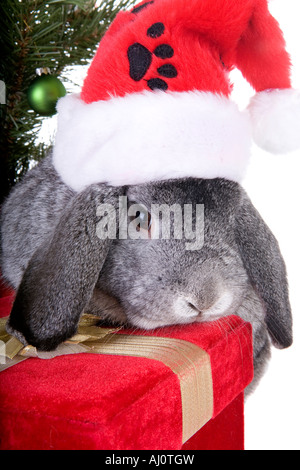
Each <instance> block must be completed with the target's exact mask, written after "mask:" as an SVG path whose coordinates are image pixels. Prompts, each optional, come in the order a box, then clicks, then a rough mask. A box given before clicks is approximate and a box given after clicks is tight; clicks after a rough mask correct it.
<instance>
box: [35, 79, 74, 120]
mask: <svg viewBox="0 0 300 470" xmlns="http://www.w3.org/2000/svg"><path fill="white" fill-rule="evenodd" d="M65 94H66V89H65V87H64V85H63V84H62V83H61V81H60V80H59V79H58V78H56V77H54V76H53V75H48V74H42V75H41V76H40V77H37V78H35V79H34V80H33V82H32V83H31V85H30V86H29V88H28V91H27V99H28V102H29V105H30V107H31V108H32V109H33V110H34V111H35V112H37V113H38V114H41V115H42V116H53V114H55V113H56V103H57V100H58V99H59V98H61V97H63V96H65Z"/></svg>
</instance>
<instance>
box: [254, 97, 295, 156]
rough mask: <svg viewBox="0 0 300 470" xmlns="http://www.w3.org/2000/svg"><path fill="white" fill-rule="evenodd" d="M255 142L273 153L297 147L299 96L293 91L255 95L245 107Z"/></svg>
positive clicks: (285, 151) (288, 150)
mask: <svg viewBox="0 0 300 470" xmlns="http://www.w3.org/2000/svg"><path fill="white" fill-rule="evenodd" d="M248 109H249V111H250V116H251V120H252V127H253V139H254V141H255V143H256V144H257V145H258V146H259V147H261V148H263V149H264V150H267V151H268V152H272V153H287V152H292V151H294V150H297V149H298V148H299V147H300V93H299V91H297V90H293V89H292V88H287V89H283V90H277V89H275V90H266V91H261V92H259V93H256V95H254V97H253V98H252V99H251V102H250V104H249V107H248Z"/></svg>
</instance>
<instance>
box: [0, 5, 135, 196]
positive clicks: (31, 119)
mask: <svg viewBox="0 0 300 470" xmlns="http://www.w3.org/2000/svg"><path fill="white" fill-rule="evenodd" d="M134 3H136V0H119V1H118V0H107V1H96V0H86V1H84V0H67V1H63V0H48V1H46V0H5V1H1V2H0V31H1V37H0V50H1V52H2V57H3V59H2V60H1V62H0V79H1V80H2V81H4V83H5V86H6V104H5V105H3V104H1V105H0V119H1V126H0V139H1V151H0V172H1V181H0V182H1V192H2V196H3V195H6V194H7V193H8V191H9V189H10V188H11V187H12V186H13V184H14V183H15V182H16V181H17V180H18V179H19V178H20V177H22V176H23V175H24V173H25V172H26V171H27V170H28V167H29V165H30V162H31V161H32V160H36V161H38V160H40V159H41V158H43V157H44V156H45V154H46V152H47V146H46V145H43V144H41V143H40V144H37V143H36V137H37V135H38V133H39V130H40V128H41V125H42V122H43V119H45V118H43V117H41V116H39V115H38V114H36V113H35V112H34V111H32V110H30V109H29V105H28V102H27V96H26V92H27V89H28V87H29V85H30V83H31V82H32V80H33V79H34V78H35V77H36V69H37V68H41V67H48V68H49V69H50V71H51V73H52V74H53V75H55V76H61V75H62V74H63V71H64V70H65V69H66V67H70V66H75V65H84V64H87V63H88V62H89V61H90V60H91V59H92V57H93V55H94V54H95V50H96V47H97V45H98V43H99V41H100V39H101V37H102V36H103V34H104V32H105V31H106V29H107V27H108V26H109V24H110V23H111V21H112V20H113V19H114V17H115V16H116V14H117V12H118V11H119V10H120V8H129V7H130V6H132V5H133V4H134ZM46 119H47V118H46ZM1 200H2V198H1Z"/></svg>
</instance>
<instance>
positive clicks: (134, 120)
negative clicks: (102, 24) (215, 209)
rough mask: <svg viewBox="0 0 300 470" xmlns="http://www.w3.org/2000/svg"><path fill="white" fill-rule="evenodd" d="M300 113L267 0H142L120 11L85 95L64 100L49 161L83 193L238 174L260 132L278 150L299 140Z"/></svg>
mask: <svg viewBox="0 0 300 470" xmlns="http://www.w3.org/2000/svg"><path fill="white" fill-rule="evenodd" d="M233 67H237V68H238V69H239V70H240V71H241V72H242V74H243V75H244V77H245V78H246V79H247V81H248V82H249V83H250V84H251V85H252V87H253V88H254V89H255V91H256V92H257V93H256V95H255V96H254V98H253V99H252V102H251V103H250V106H249V110H247V111H243V112H241V111H240V110H239V109H238V107H237V105H236V104H234V103H233V102H232V101H231V100H230V98H229V96H230V93H231V90H232V85H231V84H230V81H229V78H228V72H229V71H230V70H231V69H232V68H233ZM249 111H250V112H249ZM299 115H300V95H299V94H298V92H296V91H295V90H292V88H291V81H290V59H289V56H288V53H287V52H286V49H285V42H284V39H283V35H282V32H281V30H280V28H279V26H278V23H277V21H276V20H275V19H274V18H273V17H272V16H271V14H270V13H269V11H268V3H267V0H213V1H212V0H188V1H187V0H152V1H143V2H141V3H140V4H139V5H138V6H136V7H135V8H133V9H132V10H131V11H121V12H120V13H119V14H118V15H117V17H116V19H115V20H114V22H113V23H112V25H111V26H110V28H109V29H108V31H107V33H106V34H105V36H104V37H103V39H102V40H101V42H100V45H99V48H98V51H97V53H96V55H95V57H94V60H93V62H92V64H91V66H90V68H89V71H88V74H87V77H86V79H85V82H84V85H83V88H82V91H81V94H80V95H69V96H66V97H64V98H62V99H61V100H60V101H59V103H58V130H57V136H56V143H55V148H54V154H53V159H54V160H53V161H54V165H55V168H56V170H57V171H58V173H59V174H60V176H61V178H62V179H63V181H65V183H67V184H68V185H69V186H70V187H72V188H73V189H74V190H76V191H80V190H82V189H83V188H84V187H86V186H88V185H89V184H92V183H97V182H106V183H108V184H111V185H130V184H140V183H144V182H148V181H154V180H164V179H169V178H181V177H189V176H191V177H199V178H216V177H223V178H227V179H230V180H234V181H238V182H239V181H241V179H242V178H243V176H244V173H245V169H246V167H247V163H248V159H249V155H250V147H251V138H252V136H253V137H254V140H255V141H256V142H257V144H258V145H260V146H262V147H264V148H265V149H267V150H270V151H272V152H287V151H290V150H294V149H296V148H298V146H300V132H299V127H300V126H299V117H300V116H299ZM296 121H297V122H296ZM295 126H297V129H295Z"/></svg>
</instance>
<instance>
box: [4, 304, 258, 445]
mask: <svg viewBox="0 0 300 470" xmlns="http://www.w3.org/2000/svg"><path fill="white" fill-rule="evenodd" d="M1 306H2V307H1ZM10 306H11V297H8V296H7V297H4V298H3V299H1V300H0V308H1V310H0V311H1V314H2V316H4V315H7V314H8V313H9V308H10ZM124 335H126V337H129V339H130V337H134V338H135V339H137V338H139V337H142V338H145V337H148V338H149V337H150V338H152V339H153V338H154V339H155V338H156V339H157V338H173V339H176V341H178V340H179V341H183V342H184V344H185V343H188V344H191V345H192V349H195V346H196V349H199V351H200V352H201V353H203V352H204V354H206V353H207V357H208V358H209V363H210V364H209V367H210V371H211V379H212V396H211V400H212V402H211V404H212V408H211V419H210V420H209V421H208V422H207V423H206V424H205V425H203V426H202V427H201V429H200V430H199V431H198V432H196V433H195V434H194V435H193V436H192V437H190V438H189V439H188V440H187V441H186V442H184V443H183V440H184V439H183V428H184V419H185V418H184V415H185V414H186V411H185V410H184V406H183V396H182V383H181V380H182V377H184V375H185V374H184V373H183V374H181V375H182V377H180V374H176V373H174V371H173V370H171V368H170V367H169V366H168V365H166V364H165V363H164V362H162V361H161V360H157V359H150V358H149V357H134V356H131V355H115V354H111V353H109V354H95V353H81V354H74V355H64V356H59V357H55V358H53V359H49V360H43V359H39V358H29V359H26V360H25V361H23V362H20V363H19V364H17V365H15V366H13V367H10V368H8V369H6V370H4V371H3V372H1V373H0V423H1V426H0V448H1V449H105V450H144V449H151V450H181V449H185V450H188V449H189V450H192V449H243V446H244V435H243V424H244V423H243V390H244V389H245V387H246V386H247V385H248V384H249V383H250V382H251V380H252V376H253V366H252V337H251V325H250V324H248V323H245V322H244V321H243V320H241V319H240V318H239V317H236V316H231V317H227V318H224V319H222V320H219V321H217V322H213V323H203V324H191V325H185V326H182V325H181V326H172V327H166V328H161V329H159V330H155V331H152V332H142V331H137V330H134V331H128V330H127V331H124V330H122V331H120V332H118V333H116V334H115V336H117V337H118V338H119V337H121V336H122V337H123V338H125V336H124ZM203 350H204V351H203ZM205 352H206V353H205ZM125 354H126V352H125ZM187 361H188V362H189V361H190V359H189V358H188V359H187ZM190 362H191V361H190ZM193 367H194V365H193V364H192V369H193ZM197 367H198V368H200V369H201V367H202V363H201V361H200V362H199V361H198V365H197ZM203 367H207V363H205V361H204V365H203ZM190 370H191V368H190V369H189V371H190ZM187 374H190V372H187ZM205 380H206V379H205ZM205 380H204V382H205ZM208 382H209V380H208ZM202 385H203V386H204V388H206V386H207V384H205V383H203V384H202ZM200 389H201V384H200ZM190 392H191V394H190V395H189V393H190ZM199 393H200V401H201V397H202V396H203V398H205V394H207V390H204V391H201V390H200V392H199ZM186 397H188V400H186V399H185V401H187V402H188V403H187V404H186V405H185V406H186V407H188V408H189V409H190V410H193V406H194V399H195V390H191V391H187V394H186ZM189 398H190V400H189ZM206 406H207V404H206V403H205V402H203V403H202V404H200V408H201V407H202V408H204V412H205V407H206ZM194 409H195V413H196V408H195V406H194ZM196 414H197V413H196ZM204 414H205V413H204ZM202 424H203V423H202ZM202 424H201V423H200V425H202ZM195 431H197V429H195Z"/></svg>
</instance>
